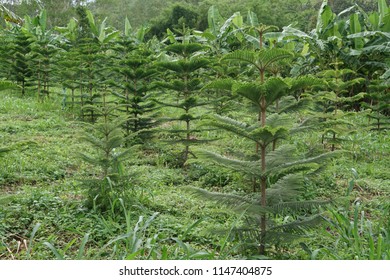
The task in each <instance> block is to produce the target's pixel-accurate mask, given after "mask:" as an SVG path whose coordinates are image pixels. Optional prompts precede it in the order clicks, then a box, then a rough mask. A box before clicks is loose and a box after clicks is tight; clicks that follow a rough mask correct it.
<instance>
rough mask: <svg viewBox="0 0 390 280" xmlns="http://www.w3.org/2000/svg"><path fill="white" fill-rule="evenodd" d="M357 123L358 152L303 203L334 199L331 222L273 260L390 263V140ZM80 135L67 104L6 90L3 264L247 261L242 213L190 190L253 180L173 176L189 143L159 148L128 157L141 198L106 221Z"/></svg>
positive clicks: (0, 189)
mask: <svg viewBox="0 0 390 280" xmlns="http://www.w3.org/2000/svg"><path fill="white" fill-rule="evenodd" d="M171 113H172V114H174V112H171ZM242 115H243V112H232V117H235V116H242ZM352 121H353V122H355V123H356V124H357V128H358V130H357V132H356V134H354V135H351V141H349V142H346V143H344V144H343V148H344V149H346V150H350V151H351V153H350V154H348V155H345V156H343V157H340V158H338V159H336V160H334V161H333V162H332V164H331V165H330V166H329V168H328V169H327V170H326V171H325V172H324V173H323V174H321V175H320V176H318V177H317V178H316V179H315V181H314V182H308V185H307V186H306V187H307V192H306V194H305V195H306V197H305V198H308V199H312V198H323V199H328V198H337V199H336V201H335V204H334V205H332V206H330V207H326V208H324V209H323V212H324V214H325V216H326V217H327V218H328V219H329V223H326V224H324V225H323V226H321V227H320V228H317V229H315V230H314V231H312V232H308V234H309V236H311V238H309V239H307V240H300V241H298V242H296V243H293V244H292V245H291V246H289V247H283V246H280V247H275V248H270V254H269V257H270V258H276V259H312V258H313V259H357V258H358V259H375V258H380V259H381V258H382V259H383V258H387V259H388V258H389V250H390V244H389V242H390V241H389V238H390V237H389V236H390V233H389V224H390V222H389V217H390V215H389V209H390V203H389V200H388V198H389V197H390V185H389V179H390V178H389V172H388V169H389V167H390V136H389V135H388V133H386V132H385V131H384V132H375V131H370V130H368V129H364V125H365V124H367V120H366V119H365V118H358V117H356V118H354V119H353V120H352ZM82 129H83V128H82V125H81V124H80V122H79V120H77V119H76V118H74V115H73V113H72V112H68V111H66V110H63V109H62V107H61V100H60V98H58V99H57V98H56V97H52V99H49V100H45V101H44V102H37V100H36V99H35V97H28V96H27V97H25V98H21V97H18V95H17V94H15V93H12V92H2V93H1V95H0V147H3V146H8V147H11V148H12V150H11V151H10V152H8V153H7V154H5V155H3V156H2V157H1V158H0V259H241V258H244V255H243V254H242V253H243V252H241V251H240V250H239V243H238V241H237V240H236V239H234V238H232V236H231V235H229V234H228V233H229V230H230V229H231V228H232V227H233V226H234V225H235V224H236V223H237V222H239V220H240V219H239V217H237V216H236V215H234V214H232V213H231V212H230V211H229V210H228V209H224V208H223V207H221V206H220V205H216V204H215V203H212V202H209V201H203V200H200V199H198V198H196V197H193V196H191V195H189V194H188V192H186V191H185V187H187V186H193V187H194V186H195V187H202V188H207V189H209V190H213V191H222V192H228V193H242V192H244V191H245V188H247V187H246V186H247V185H248V183H249V184H250V182H248V181H247V180H246V179H245V178H242V177H241V176H240V175H239V174H236V173H234V172H231V171H228V170H224V169H221V168H218V167H213V166H203V165H192V166H189V167H188V169H187V170H182V169H176V168H174V167H173V166H174V164H170V163H172V162H173V161H174V160H175V156H176V154H177V152H179V151H181V148H182V147H180V146H178V147H169V146H166V145H164V144H161V143H159V142H157V143H152V144H150V146H149V149H148V150H146V151H142V150H140V151H139V152H138V156H137V157H136V158H131V159H130V160H128V161H127V162H125V167H126V171H127V172H128V173H129V174H134V175H133V180H132V181H131V182H132V183H131V184H132V185H131V186H129V187H131V189H134V190H136V191H135V193H134V195H135V196H136V197H135V199H134V200H132V201H124V203H123V205H122V204H120V202H119V201H116V203H117V205H118V208H119V209H121V210H119V211H118V210H115V209H112V211H108V212H107V213H104V214H102V213H99V212H98V211H94V209H92V210H91V209H87V208H86V207H85V199H86V194H87V190H86V189H84V188H82V187H81V186H82V184H81V182H80V179H82V178H86V177H93V176H95V174H96V173H97V170H94V168H93V167H91V166H89V165H87V164H85V163H84V162H83V161H81V160H80V159H79V157H78V156H77V151H90V147H89V146H88V144H86V143H84V142H82V141H80V140H79V135H80V134H81V132H82ZM199 136H200V137H204V138H209V137H211V138H219V140H216V141H214V142H212V143H211V144H208V146H207V147H208V148H210V149H212V150H215V151H221V152H224V151H229V150H232V151H233V150H251V149H253V147H251V145H249V144H248V143H247V142H246V141H243V140H241V139H238V138H237V137H232V136H231V135H228V134H225V133H220V132H216V131H209V132H202V133H201V134H200V135H199ZM319 139H320V137H319V135H315V134H310V135H309V134H308V135H306V134H303V135H300V136H299V138H294V139H290V140H288V141H292V142H293V143H294V142H295V143H297V144H298V146H299V147H301V148H302V149H304V148H306V146H310V145H313V144H318V143H319V142H318V141H319ZM352 170H355V171H354V172H355V173H353V172H352ZM249 186H250V185H249ZM348 190H349V191H348ZM341 198H343V199H341ZM356 209H357V210H356ZM356 211H357V212H356ZM157 213H158V214H157ZM356 213H357V214H356ZM362 213H364V214H362ZM213 232H214V233H213ZM215 232H221V233H220V234H219V235H218V234H215ZM299 242H302V243H301V245H300V244H299Z"/></svg>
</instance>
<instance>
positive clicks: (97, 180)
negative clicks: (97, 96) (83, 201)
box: [80, 98, 132, 211]
mask: <svg viewBox="0 0 390 280" xmlns="http://www.w3.org/2000/svg"><path fill="white" fill-rule="evenodd" d="M104 100H105V98H103V101H104ZM86 106H88V105H86ZM91 106H92V105H91ZM86 109H88V108H86ZM93 109H94V110H95V111H96V113H97V114H98V115H99V117H98V118H97V120H96V122H95V123H94V124H91V123H86V124H85V125H86V130H85V132H84V134H83V136H82V137H81V139H82V140H84V141H85V142H87V143H89V144H90V146H91V147H92V149H93V152H91V153H84V152H82V153H80V157H81V158H82V159H83V160H84V161H85V162H87V163H89V164H91V165H92V166H94V167H95V168H96V174H95V176H94V177H93V178H89V179H85V180H83V183H84V186H85V187H87V188H88V189H89V191H88V199H87V205H88V206H89V207H94V208H96V209H100V210H101V211H105V210H108V209H111V207H112V206H113V204H114V203H115V201H116V200H117V199H120V198H122V199H124V198H127V197H126V195H127V193H128V189H127V187H128V184H127V179H128V176H127V174H126V172H125V169H124V166H123V161H124V160H125V159H127V158H128V157H129V156H130V155H131V152H132V149H128V148H124V145H125V143H126V141H127V139H126V137H125V135H124V133H123V130H122V125H123V124H124V123H125V122H126V121H127V120H126V118H123V117H121V116H119V117H113V115H114V112H115V110H117V108H116V107H114V106H110V105H108V104H106V103H104V102H103V106H101V107H96V106H94V108H93Z"/></svg>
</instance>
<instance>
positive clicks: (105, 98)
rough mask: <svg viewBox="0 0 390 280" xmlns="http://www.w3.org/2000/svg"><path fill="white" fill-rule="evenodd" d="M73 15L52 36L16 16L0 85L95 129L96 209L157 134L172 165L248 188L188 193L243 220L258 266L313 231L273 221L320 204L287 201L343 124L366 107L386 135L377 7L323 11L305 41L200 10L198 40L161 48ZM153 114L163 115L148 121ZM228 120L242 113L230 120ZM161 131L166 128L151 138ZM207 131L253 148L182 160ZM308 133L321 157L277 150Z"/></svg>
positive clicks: (179, 34)
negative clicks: (209, 168) (164, 139)
mask: <svg viewBox="0 0 390 280" xmlns="http://www.w3.org/2000/svg"><path fill="white" fill-rule="evenodd" d="M78 14H79V19H78V20H77V21H76V20H74V19H72V20H71V21H70V22H69V24H68V25H67V26H66V27H61V28H56V30H55V31H56V32H55V31H54V30H47V29H46V27H45V26H46V24H45V22H46V14H45V12H44V11H42V12H41V14H40V15H39V16H37V17H36V18H34V19H29V18H26V19H25V21H24V25H23V26H17V25H16V26H11V25H10V26H9V29H7V30H4V31H3V32H2V34H1V35H2V36H1V40H2V41H3V42H6V44H2V45H1V46H2V47H1V50H0V51H1V53H2V56H1V61H0V63H1V65H2V70H1V75H2V76H3V77H4V78H5V79H7V80H9V81H14V82H16V83H18V84H19V85H20V87H21V92H22V95H24V94H26V92H27V91H28V90H30V89H34V92H36V93H37V95H38V96H39V98H44V97H46V96H50V95H51V94H52V92H53V91H52V89H53V88H54V87H56V88H58V87H59V88H62V90H61V92H62V94H63V97H64V100H63V102H64V103H63V104H64V106H66V107H70V108H72V109H73V110H75V112H76V111H77V110H78V111H79V113H80V118H81V119H82V120H85V121H90V122H91V123H95V125H93V126H92V131H94V132H93V133H92V134H89V136H87V137H86V138H85V139H86V140H87V141H89V142H90V143H91V144H92V145H93V146H94V147H96V149H97V150H99V151H100V152H101V153H100V154H99V155H87V154H84V155H83V158H84V159H85V160H86V161H88V162H90V163H92V164H95V165H98V166H100V167H101V169H102V174H101V178H100V179H99V180H98V182H99V183H97V182H96V181H93V182H92V183H91V184H90V185H91V186H95V187H94V188H91V190H92V191H91V200H93V203H95V204H96V203H98V204H99V203H100V204H101V205H103V206H105V207H109V205H110V203H112V200H110V199H107V198H110V196H111V195H112V190H113V189H115V188H114V187H117V188H118V189H121V190H122V191H121V192H123V193H124V192H125V189H126V182H123V181H122V179H123V176H120V175H121V174H122V173H123V168H122V166H121V162H122V161H123V160H124V159H125V158H126V157H127V156H129V155H130V154H131V153H130V152H131V148H130V147H131V146H132V145H133V144H135V143H137V144H139V143H144V142H145V141H146V139H151V137H150V134H151V132H152V131H156V127H158V128H159V129H160V128H161V129H162V127H168V128H169V131H168V134H169V135H170V136H169V137H168V138H169V141H170V142H171V143H173V144H176V143H180V144H182V145H183V146H184V149H183V153H182V154H181V155H178V159H179V160H178V162H179V166H184V165H185V163H191V161H192V160H196V161H199V160H200V161H201V162H202V163H203V164H204V163H206V162H212V163H216V164H219V165H222V166H225V167H228V168H230V169H232V170H235V171H237V172H240V173H242V174H243V175H245V176H246V177H247V178H248V181H250V182H251V183H250V184H251V187H250V188H249V189H248V190H246V195H245V196H238V195H231V194H220V193H210V192H207V191H205V190H200V189H192V191H193V192H195V193H197V194H199V195H202V196H205V197H211V198H213V199H217V200H219V201H221V202H223V203H225V204H228V205H231V206H232V207H233V209H235V210H237V211H239V212H240V213H244V216H245V224H244V226H243V227H240V228H237V229H236V231H237V233H239V234H240V235H241V236H245V239H246V240H247V241H248V240H251V242H246V243H247V244H250V245H251V246H252V247H253V248H255V250H257V251H258V253H260V254H264V253H265V248H266V245H267V244H271V243H275V242H279V241H281V240H282V241H283V240H285V241H288V240H289V238H290V237H291V236H292V235H299V233H302V232H303V230H304V228H305V227H308V226H310V225H314V224H316V223H317V222H318V221H319V220H321V216H320V215H314V216H307V215H302V216H299V215H296V216H294V217H296V218H297V219H295V220H294V221H291V222H288V223H284V224H280V223H274V222H273V221H274V219H272V218H273V217H280V216H283V215H284V214H285V213H288V214H290V215H291V213H293V212H295V211H298V212H299V211H302V209H306V208H312V207H315V206H318V205H322V204H323V203H324V202H322V201H300V198H301V196H300V193H301V192H302V191H304V185H305V184H304V181H305V180H308V179H310V178H311V177H312V176H315V174H317V173H318V172H320V171H321V170H322V167H323V166H324V165H325V162H326V160H327V159H330V158H332V157H334V156H336V155H337V154H338V153H339V152H340V151H336V150H340V149H341V148H342V145H341V143H342V141H345V138H344V137H343V136H345V135H346V134H348V133H349V132H350V131H351V129H352V128H353V127H352V124H351V123H349V122H348V121H347V120H348V119H347V115H348V114H352V112H353V111H354V112H357V111H361V110H362V109H365V108H368V109H369V110H368V111H366V112H368V113H369V114H370V116H371V117H372V118H374V119H375V120H376V122H375V128H377V129H382V128H386V127H388V117H387V116H386V115H388V113H389V108H388V104H389V97H388V96H389V94H388V90H389V73H390V72H389V71H390V70H389V58H388V57H389V56H388V54H389V41H390V40H389V38H390V35H389V34H390V10H389V8H388V6H387V5H386V2H385V1H381V0H379V1H378V12H375V13H371V14H366V13H365V12H364V11H363V10H361V9H360V7H358V6H353V7H351V8H349V9H347V10H345V11H343V12H341V13H340V14H338V15H335V14H334V13H333V12H332V11H331V10H330V8H329V6H328V5H327V1H324V3H323V5H322V7H321V9H320V11H319V14H318V21H317V27H316V29H315V30H313V32H311V33H310V34H306V33H303V32H301V31H299V30H297V29H294V28H293V26H287V27H285V28H284V29H283V30H282V31H281V32H279V31H277V30H275V28H274V27H272V26H264V25H262V24H261V23H260V22H259V20H258V19H257V17H256V15H255V14H253V13H251V12H248V15H247V17H246V22H245V23H244V19H243V17H242V16H241V15H240V14H239V13H236V14H234V15H232V16H231V17H230V18H229V19H227V20H225V19H223V18H222V17H221V16H220V14H219V13H218V10H217V8H215V7H211V8H210V10H209V15H208V19H209V29H208V30H206V31H205V32H197V31H194V30H189V29H187V28H186V27H185V26H183V28H182V29H180V30H174V31H171V30H167V37H166V39H165V40H163V41H162V42H161V41H158V40H157V39H156V38H154V39H152V40H149V41H145V40H144V38H145V37H144V36H145V33H146V32H147V28H141V29H139V30H137V31H134V30H132V28H131V26H130V23H129V21H128V20H126V21H125V31H124V32H123V33H120V32H118V31H116V30H113V29H112V28H110V27H107V26H106V24H105V21H103V22H102V23H100V24H97V23H96V22H95V20H94V18H93V15H92V14H91V13H90V12H89V11H86V10H85V9H82V8H80V9H78ZM232 102H238V103H239V104H240V106H241V107H238V106H237V105H236V104H235V105H231V103H232ZM229 106H231V107H229ZM161 107H164V108H166V109H164V110H169V108H173V111H172V112H173V113H170V114H167V115H166V116H159V117H157V116H156V113H157V112H158V111H159V112H161V110H156V109H157V108H161ZM242 107H247V109H245V110H244V109H242ZM199 108H202V109H201V110H198V109H199ZM229 108H234V110H238V111H240V112H241V113H246V112H253V113H252V114H253V115H251V113H247V114H246V117H245V121H244V120H237V119H233V118H232V117H231V116H232V115H233V116H234V114H229ZM199 112H203V115H201V114H200V113H199ZM205 112H207V113H205ZM226 112H227V114H226ZM173 115H174V116H173ZM297 115H298V116H299V119H296V118H294V117H293V116H297ZM168 116H169V117H168ZM200 118H203V121H202V124H203V125H200V123H199V119H200ZM162 121H163V122H165V123H168V124H169V125H164V126H158V125H159V124H160V123H161V122H162ZM173 123H175V124H177V125H172V124H173ZM210 127H213V129H223V130H225V131H227V132H229V133H232V134H235V135H237V136H238V137H241V138H243V139H246V140H248V141H249V142H253V149H252V150H251V151H237V152H239V153H238V154H241V155H245V156H243V157H242V158H237V157H235V156H233V155H228V156H226V155H221V154H218V153H214V152H211V151H209V150H201V149H197V148H193V146H194V145H198V144H201V143H204V142H207V141H208V140H209V139H201V138H200V136H201V135H202V131H203V130H210ZM152 128H154V130H151V129H152ZM307 131H309V132H314V131H317V132H319V134H320V135H322V137H321V139H320V141H321V145H323V146H324V149H319V150H318V149H309V150H307V151H299V152H298V150H297V147H296V146H295V145H291V144H288V143H289V142H291V141H289V139H291V138H293V137H299V135H300V133H303V132H307ZM129 139H131V140H129ZM310 148H314V147H310ZM118 149H119V150H120V152H118ZM329 150H330V151H329ZM222 153H226V151H222ZM96 186H98V187H96ZM116 195H117V196H118V197H121V195H120V192H117V193H116ZM97 197H100V198H101V199H96V198H97ZM300 213H302V212H300ZM253 248H251V249H253Z"/></svg>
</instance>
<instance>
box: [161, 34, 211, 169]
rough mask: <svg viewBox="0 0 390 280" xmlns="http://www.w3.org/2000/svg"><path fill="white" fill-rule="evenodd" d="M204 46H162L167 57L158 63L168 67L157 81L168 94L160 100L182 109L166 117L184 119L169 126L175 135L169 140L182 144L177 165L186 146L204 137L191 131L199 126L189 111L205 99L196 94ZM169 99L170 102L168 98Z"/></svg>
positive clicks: (186, 154)
mask: <svg viewBox="0 0 390 280" xmlns="http://www.w3.org/2000/svg"><path fill="white" fill-rule="evenodd" d="M203 49H204V47H203V46H202V45H200V44H198V43H190V42H184V41H183V43H174V44H172V45H169V46H168V47H166V51H167V52H168V53H169V54H171V60H170V61H166V62H160V63H159V64H158V66H159V67H160V68H161V69H164V70H167V71H168V73H169V74H168V76H167V77H166V78H165V79H166V82H159V83H158V85H159V86H160V87H163V88H165V89H167V90H168V93H170V94H171V93H175V95H174V94H171V95H170V96H169V97H168V98H166V99H165V100H166V101H165V100H164V101H161V100H160V101H159V103H160V104H162V105H163V106H166V107H167V108H169V107H171V108H177V109H179V110H180V111H181V112H182V113H181V115H180V116H178V117H173V118H166V120H167V121H174V122H181V123H184V127H180V128H178V129H171V130H170V131H169V133H171V134H173V135H174V136H175V137H176V139H175V140H173V142H172V143H178V144H182V145H184V151H183V155H182V157H181V165H183V164H184V163H185V162H186V160H187V159H188V158H189V155H190V154H192V152H191V150H190V146H192V145H195V144H198V143H202V142H204V141H205V140H204V141H202V140H199V139H197V138H196V136H195V133H196V132H199V128H196V127H195V126H194V122H195V121H196V120H198V119H199V116H197V115H196V114H194V113H193V111H194V110H195V108H197V107H199V106H204V105H206V104H207V102H206V101H204V100H202V99H201V98H200V96H199V92H200V89H201V88H202V86H203V84H202V79H201V77H202V75H203V72H204V68H205V67H206V66H207V65H208V64H209V60H208V59H206V58H203V57H201V56H200V55H199V54H200V52H201V51H202V50H203ZM168 101H171V102H168Z"/></svg>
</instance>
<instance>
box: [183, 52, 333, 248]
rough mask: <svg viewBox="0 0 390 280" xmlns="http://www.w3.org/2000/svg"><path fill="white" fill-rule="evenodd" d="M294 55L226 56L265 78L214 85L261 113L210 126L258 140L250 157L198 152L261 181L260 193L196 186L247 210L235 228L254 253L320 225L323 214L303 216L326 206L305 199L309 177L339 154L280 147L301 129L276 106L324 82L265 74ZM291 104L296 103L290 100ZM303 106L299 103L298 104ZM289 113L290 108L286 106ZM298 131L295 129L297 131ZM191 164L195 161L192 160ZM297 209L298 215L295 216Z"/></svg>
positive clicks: (202, 192) (218, 119)
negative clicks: (287, 218) (249, 120)
mask: <svg viewBox="0 0 390 280" xmlns="http://www.w3.org/2000/svg"><path fill="white" fill-rule="evenodd" d="M291 57H292V54H291V53H290V52H288V51H286V50H283V49H265V48H262V49H260V50H259V51H236V52H233V53H231V54H227V55H226V56H225V57H224V58H223V60H229V61H238V62H240V63H243V64H249V65H252V66H254V67H255V69H257V70H258V72H259V75H260V80H256V81H246V82H241V81H231V80H221V81H218V82H213V83H212V85H211V88H224V89H228V88H231V91H232V92H233V94H234V95H237V96H239V97H240V98H244V99H246V100H248V101H250V103H251V104H252V106H253V107H254V108H256V111H257V113H258V118H257V120H256V122H254V123H247V122H243V121H238V120H234V119H232V118H229V117H225V116H220V115H214V116H212V117H210V118H209V119H208V120H207V121H205V123H206V124H208V125H210V126H212V127H215V128H218V129H223V130H225V131H228V132H230V133H232V134H235V135H237V136H239V137H241V138H243V139H246V140H248V141H250V142H253V143H254V144H255V146H256V151H255V153H254V154H253V153H252V154H253V156H251V157H248V158H236V157H230V156H222V155H220V154H217V153H214V152H210V151H207V150H197V151H196V155H197V157H198V159H197V160H196V161H200V162H202V163H203V164H205V163H213V164H217V165H221V166H224V167H226V168H229V169H231V170H234V171H237V172H240V173H242V174H243V175H245V176H247V177H248V179H250V178H252V179H254V182H256V181H257V182H260V194H258V193H257V192H254V193H252V194H250V195H249V196H244V197H242V196H239V195H230V194H221V193H210V192H207V191H205V190H199V189H191V191H192V192H194V193H196V194H197V195H200V196H201V197H205V198H209V199H212V200H214V201H217V202H218V203H222V204H225V205H227V206H228V208H229V209H233V210H235V211H237V212H239V213H243V212H244V213H245V217H246V218H245V221H244V222H243V226H242V227H240V228H237V229H236V232H237V234H239V235H240V236H241V237H242V238H243V240H245V242H244V243H245V244H247V245H248V244H251V245H253V247H254V248H256V253H255V254H260V255H264V254H265V252H266V247H267V246H270V245H271V244H275V243H276V244H277V243H280V242H290V241H291V240H292V239H293V238H295V237H298V236H302V235H303V233H304V232H305V229H306V228H307V227H309V226H310V225H315V224H317V222H318V221H320V220H321V218H316V217H305V216H303V217H300V214H302V211H303V209H306V210H308V209H313V207H316V206H320V205H322V204H324V202H322V201H300V197H301V193H302V192H303V191H304V185H305V184H304V181H305V180H307V179H308V178H309V177H310V174H311V173H315V172H318V171H319V170H321V168H322V166H323V165H324V164H325V163H326V161H327V160H328V159H330V158H333V157H334V156H335V155H336V153H325V154H315V155H312V154H310V153H307V154H305V153H303V154H302V153H298V151H297V149H296V147H295V146H293V145H279V146H277V145H276V143H277V142H278V143H280V142H282V140H283V139H288V138H289V137H290V136H291V135H292V132H294V130H296V129H297V127H299V126H300V125H299V124H295V123H294V122H293V121H291V117H290V118H289V117H288V116H287V115H286V114H284V113H283V110H276V112H275V113H271V112H270V111H271V109H272V108H275V104H277V103H278V102H279V100H281V99H283V98H286V97H287V95H288V94H289V93H290V92H294V93H296V94H297V95H296V97H295V98H294V99H295V103H298V102H299V101H300V100H301V99H302V100H303V99H305V91H309V92H310V91H311V90H312V88H314V86H317V85H318V84H319V82H318V79H315V78H311V77H307V78H302V79H299V80H298V79H297V80H293V79H283V78H281V77H277V76H271V77H266V73H267V71H269V67H271V65H273V66H274V64H275V63H277V62H278V61H280V60H283V59H287V58H291ZM290 108H291V104H290ZM297 108H298V109H297V110H299V106H297ZM287 111H288V110H287ZM295 132H296V131H295ZM190 162H191V161H190ZM294 213H295V214H294ZM285 214H287V215H290V216H292V217H294V216H295V217H297V220H295V221H289V222H288V223H283V224H280V223H275V222H274V221H275V220H277V218H279V217H281V216H283V215H285Z"/></svg>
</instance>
